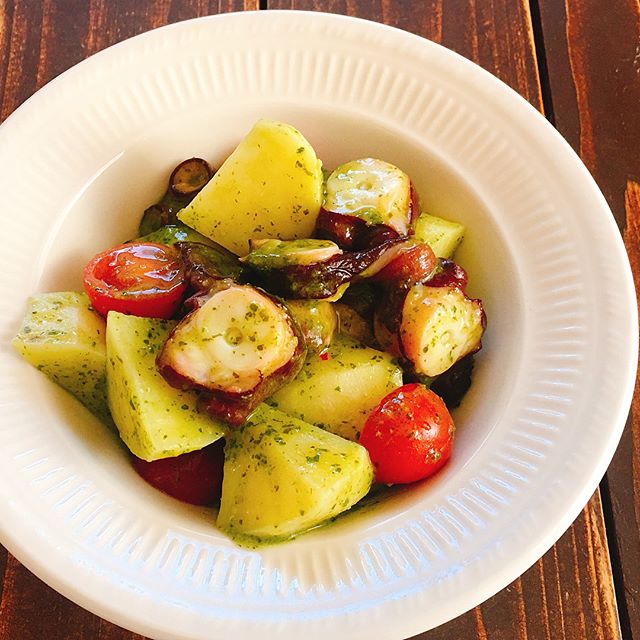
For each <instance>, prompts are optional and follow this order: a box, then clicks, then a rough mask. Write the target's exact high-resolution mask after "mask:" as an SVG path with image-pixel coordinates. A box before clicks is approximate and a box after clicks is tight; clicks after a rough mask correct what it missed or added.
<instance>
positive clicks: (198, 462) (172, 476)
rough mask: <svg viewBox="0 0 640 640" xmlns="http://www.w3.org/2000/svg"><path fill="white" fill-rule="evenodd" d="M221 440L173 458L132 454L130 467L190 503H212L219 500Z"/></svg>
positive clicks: (171, 494) (222, 459)
mask: <svg viewBox="0 0 640 640" xmlns="http://www.w3.org/2000/svg"><path fill="white" fill-rule="evenodd" d="M223 467H224V441H223V440H218V441H217V442H214V443H213V444H210V445H209V446H208V447H205V448H204V449H201V450H200V451H191V452H190V453H183V454H182V455H180V456H176V457H175V458H162V459H161V460H154V461H153V462H147V461H146V460H141V459H140V458H136V457H134V458H133V468H134V469H135V470H136V471H137V472H138V473H139V474H140V476H141V477H142V478H144V480H146V481H147V482H148V483H149V484H150V485H151V486H153V487H155V488H156V489H160V491H163V492H164V493H166V494H168V495H170V496H172V497H174V498H177V499H178V500H182V501H183V502H188V503H189V504H201V505H211V504H217V503H218V502H219V501H220V494H221V492H222V471H223Z"/></svg>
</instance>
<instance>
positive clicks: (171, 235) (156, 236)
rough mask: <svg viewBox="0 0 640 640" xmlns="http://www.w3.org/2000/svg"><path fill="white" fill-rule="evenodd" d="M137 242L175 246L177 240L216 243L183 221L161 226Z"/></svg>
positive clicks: (212, 244)
mask: <svg viewBox="0 0 640 640" xmlns="http://www.w3.org/2000/svg"><path fill="white" fill-rule="evenodd" d="M135 242H155V243H156V244H167V245H169V246H173V245H174V244H176V242H200V243H202V244H206V245H209V246H214V245H215V244H216V243H215V242H213V241H212V240H209V238H207V237H205V236H203V235H202V234H201V233H198V232H197V231H195V230H194V229H191V228H190V227H187V225H186V224H182V223H181V222H177V223H176V224H167V225H165V226H163V227H160V228H159V229H156V230H155V231H152V232H151V233H148V234H147V235H146V236H142V237H141V238H137V239H136V240H135Z"/></svg>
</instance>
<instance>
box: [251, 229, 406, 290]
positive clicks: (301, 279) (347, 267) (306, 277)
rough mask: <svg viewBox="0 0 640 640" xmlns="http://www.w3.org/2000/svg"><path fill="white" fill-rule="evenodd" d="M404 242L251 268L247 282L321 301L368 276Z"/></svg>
mask: <svg viewBox="0 0 640 640" xmlns="http://www.w3.org/2000/svg"><path fill="white" fill-rule="evenodd" d="M406 242H407V241H406V240H405V239H404V238H398V239H396V240H389V241H387V242H385V243H384V244H381V245H378V246H376V247H374V248H373V249H369V250H368V251H354V252H349V253H343V254H340V255H336V256H334V257H333V258H330V259H329V260H326V261H324V262H321V263H317V264H310V265H288V266H284V267H281V268H279V269H255V268H254V271H253V275H252V276H251V279H252V280H254V279H255V281H256V282H257V283H258V284H259V285H261V286H264V287H265V288H266V289H268V290H269V291H272V292H273V293H275V294H276V295H279V296H282V297H284V298H293V299H296V298H298V299H300V298H302V299H309V298H313V299H325V298H330V297H332V296H334V295H335V294H336V293H337V292H338V291H339V289H340V287H342V286H343V285H347V284H349V283H350V282H353V281H354V280H356V279H357V278H359V277H370V276H372V275H375V273H377V270H379V269H381V268H383V267H384V266H385V265H386V264H388V262H389V261H390V260H391V259H392V258H393V257H395V256H396V255H397V253H398V252H399V251H400V250H401V249H402V247H403V246H404V243H406Z"/></svg>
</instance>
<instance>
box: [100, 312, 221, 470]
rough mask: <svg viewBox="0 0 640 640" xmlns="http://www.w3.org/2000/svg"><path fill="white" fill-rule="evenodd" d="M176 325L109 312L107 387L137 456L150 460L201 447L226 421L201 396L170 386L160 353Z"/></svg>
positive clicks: (114, 413)
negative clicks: (201, 404) (201, 407)
mask: <svg viewBox="0 0 640 640" xmlns="http://www.w3.org/2000/svg"><path fill="white" fill-rule="evenodd" d="M174 325H175V323H174V322H171V321H168V320H159V319H157V318H138V317H136V316H127V315H124V314H122V313H117V312H115V311H110V312H109V315H108V316H107V393H108V399H109V407H110V408H111V414H112V416H113V419H114V421H115V423H116V426H117V427H118V431H119V432H120V437H121V438H122V440H123V441H124V443H125V444H126V445H127V447H129V449H130V450H131V452H132V453H133V454H134V455H136V456H137V457H138V458H142V459H143V460H147V461H151V460H157V459H159V458H170V457H173V456H177V455H180V454H181V453H187V452H189V451H195V450H197V449H202V448H203V447H205V446H206V445H208V444H211V443H212V442H215V441H216V440H218V439H219V438H221V437H222V436H223V435H224V426H223V424H222V423H221V422H218V421H216V420H214V419H213V418H211V417H209V416H208V415H207V414H205V413H201V412H200V411H198V409H197V406H196V402H197V396H196V394H195V393H194V392H192V391H180V390H178V389H174V388H173V387H171V386H169V384H168V383H167V382H166V381H165V380H164V378H163V377H162V376H161V375H160V374H159V373H158V370H157V368H156V354H157V353H158V351H159V350H160V348H161V347H162V345H163V344H164V341H165V340H166V338H167V336H168V335H169V332H170V331H171V329H172V328H173V326H174Z"/></svg>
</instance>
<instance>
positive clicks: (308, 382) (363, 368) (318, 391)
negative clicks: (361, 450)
mask: <svg viewBox="0 0 640 640" xmlns="http://www.w3.org/2000/svg"><path fill="white" fill-rule="evenodd" d="M326 356H328V357H326ZM326 356H318V355H310V356H309V357H308V358H307V361H306V362H305V364H304V366H303V368H302V371H300V373H299V374H298V375H297V376H296V378H294V380H292V381H291V382H289V383H288V384H287V385H285V386H284V387H282V389H279V390H278V391H277V392H276V393H275V394H274V395H273V396H272V397H271V400H270V403H272V404H273V405H274V406H277V407H278V409H281V410H282V411H284V412H285V413H288V414H290V415H292V416H296V417H298V418H300V419H301V420H306V421H307V422H310V423H311V424H314V425H316V426H319V427H323V428H325V429H326V430H327V431H331V432H332V433H335V434H338V435H340V436H342V437H343V438H347V439H349V440H357V439H358V436H359V435H360V430H361V429H362V426H363V425H364V422H365V420H366V419H367V417H368V416H369V414H370V413H371V411H373V409H374V408H375V407H376V406H377V404H378V403H379V402H380V400H382V398H383V397H384V396H386V395H387V394H388V393H390V392H391V391H393V390H394V389H396V388H398V387H399V386H401V385H402V370H401V369H400V367H398V366H397V365H396V364H395V363H394V362H393V360H392V359H391V356H390V355H389V354H387V353H384V352H382V351H377V350H376V349H371V348H369V347H366V346H364V345H363V344H361V343H359V342H356V341H355V340H352V339H351V338H349V337H347V336H345V335H337V336H335V337H334V339H333V342H332V343H331V346H330V347H329V350H328V352H327V354H326ZM325 357H326V359H324V358H325Z"/></svg>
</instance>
